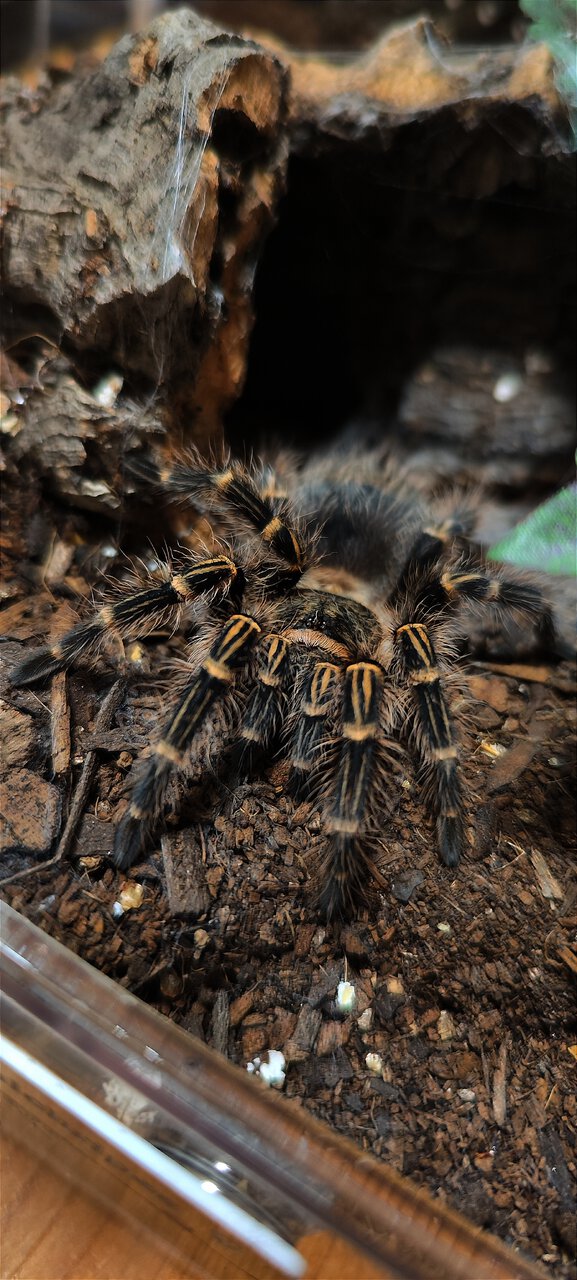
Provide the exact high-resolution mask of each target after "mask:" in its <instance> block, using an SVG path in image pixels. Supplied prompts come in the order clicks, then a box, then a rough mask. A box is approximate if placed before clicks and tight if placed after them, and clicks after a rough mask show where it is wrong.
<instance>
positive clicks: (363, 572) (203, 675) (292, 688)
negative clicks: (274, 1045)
mask: <svg viewBox="0 0 577 1280" xmlns="http://www.w3.org/2000/svg"><path fill="white" fill-rule="evenodd" d="M147 471H148V474H149V476H150V478H151V479H154V481H155V482H156V483H157V484H158V485H160V486H162V488H163V489H164V490H165V491H166V493H167V494H168V495H170V496H172V497H174V498H175V499H177V500H179V501H181V502H188V503H191V504H193V505H194V507H195V508H196V509H197V510H199V511H200V512H203V511H204V512H208V511H210V512H212V514H213V520H214V522H215V523H217V525H218V527H219V528H222V530H223V532H224V533H225V534H226V533H227V532H228V533H229V534H230V541H229V542H227V543H224V542H223V541H221V540H220V539H218V538H216V537H215V538H214V543H213V545H212V547H211V548H210V554H208V555H206V556H203V557H200V556H198V557H195V556H193V555H192V554H187V557H186V560H185V562H184V563H183V564H182V566H181V567H179V568H178V571H175V570H174V568H169V567H168V566H167V567H166V570H165V572H164V575H163V579H162V580H160V581H159V580H158V578H156V579H155V580H152V579H151V581H150V582H148V584H147V585H143V586H142V587H141V589H139V590H129V591H128V592H127V594H126V597H125V598H123V597H122V595H120V597H119V598H118V599H117V600H116V601H115V602H111V603H107V604H104V606H103V607H102V608H101V609H100V611H99V612H97V613H95V614H94V616H93V617H91V618H89V619H88V620H87V621H85V622H81V623H80V624H79V625H78V626H75V627H74V628H73V629H72V630H71V631H69V632H68V633H67V634H66V635H64V637H63V638H62V639H61V640H60V641H59V642H58V643H57V644H55V645H53V646H51V647H45V648H42V649H39V650H37V651H36V652H34V653H32V655H31V656H30V657H28V658H26V659H25V660H24V661H23V662H22V663H21V664H20V666H19V667H18V668H17V670H16V671H15V672H14V675H13V683H15V684H17V685H25V684H31V683H32V682H34V681H38V680H43V679H45V678H47V677H49V676H51V675H53V674H54V673H55V672H57V671H60V670H62V669H64V668H67V667H69V666H71V664H73V663H75V662H76V661H77V659H78V658H80V657H81V656H82V655H89V654H91V653H93V652H95V651H96V650H97V649H98V647H99V646H100V645H101V643H102V641H103V639H104V638H105V637H106V635H107V634H109V633H113V634H116V636H120V638H122V639H124V638H128V637H131V638H139V637H143V636H145V635H148V634H150V633H152V632H153V631H155V630H157V629H158V627H159V626H160V625H161V624H166V622H167V621H172V622H173V623H174V625H175V626H176V624H177V622H178V620H179V619H180V617H181V615H182V612H183V610H184V611H186V612H187V613H188V614H189V615H192V621H193V623H194V624H195V631H194V634H193V643H192V648H191V655H190V662H189V665H188V666H187V669H186V675H185V678H184V681H183V682H181V684H180V687H179V690H178V693H177V695H176V696H175V697H174V700H173V702H172V704H171V706H170V708H169V710H168V714H167V716H166V719H165V720H164V723H163V724H162V727H161V729H160V732H159V733H158V736H157V738H156V741H155V742H154V743H153V745H152V749H151V754H150V756H149V758H148V759H146V760H145V761H142V762H141V765H140V771H139V773H138V774H137V780H136V784H135V786H134V789H133V791H132V796H131V800H130V803H129V804H128V807H127V809H126V811H125V813H124V816H123V817H122V819H121V821H120V824H119V826H118V828H117V831H116V839H115V844H114V849H113V853H112V858H113V860H114V862H115V863H116V865H117V866H119V867H123V868H125V867H128V866H130V865H131V864H132V863H133V862H134V861H135V860H136V859H137V857H138V856H139V854H140V853H141V851H142V848H143V844H144V841H145V839H146V837H147V836H148V834H149V833H150V831H151V828H153V826H154V823H155V822H156V821H157V820H158V817H159V814H160V811H161V809H162V804H163V800H164V797H165V794H166V789H167V784H168V782H169V779H170V778H171V775H172V773H173V771H174V770H182V769H184V770H186V769H187V768H188V769H190V768H191V767H192V766H194V763H195V761H196V762H198V760H199V758H200V755H201V753H202V752H203V751H206V745H207V741H210V745H211V747H212V750H213V753H214V756H215V760H216V767H217V770H218V767H219V761H220V762H222V761H224V760H225V759H226V758H227V752H228V758H229V759H230V752H231V749H232V750H233V753H234V754H235V756H236V766H237V767H238V768H240V769H244V770H247V771H248V770H250V769H254V767H255V766H256V765H257V764H258V763H259V762H260V764H261V766H262V764H263V763H266V761H267V759H270V757H271V755H272V753H274V752H276V751H280V752H284V753H285V754H286V755H288V757H289V760H290V764H291V775H290V776H291V785H292V789H293V791H294V792H295V793H297V794H298V795H302V794H303V793H307V792H310V791H311V789H312V791H313V793H314V792H315V790H316V793H317V795H318V797H319V799H320V803H321V806H322V814H323V823H324V832H325V835H326V855H325V858H324V865H323V869H322V876H321V880H322V890H321V894H320V905H321V908H322V909H323V910H324V912H325V913H326V914H327V915H328V916H331V915H334V914H338V913H345V912H347V911H349V910H350V909H351V907H352V906H354V904H355V903H356V902H358V900H359V898H362V896H363V891H364V890H365V888H366V886H367V883H368V881H369V880H370V867H371V855H370V849H371V843H372V841H374V839H375V837H376V836H377V835H382V832H379V822H378V819H379V814H380V813H382V809H383V801H384V797H385V796H386V792H387V789H388V790H389V791H390V787H391V781H390V776H391V774H392V773H393V771H394V769H395V765H396V759H397V758H398V753H399V751H400V750H401V749H402V748H401V746H400V744H401V743H403V744H405V745H408V748H409V750H410V751H412V752H413V753H414V754H415V755H416V757H417V759H418V761H419V763H420V772H421V778H422V781H423V783H424V787H425V792H424V794H425V797H426V800H427V803H428V805H429V807H430V809H431V810H432V813H433V815H434V817H435V819H436V824H437V838H438V846H439V851H440V855H441V859H442V861H443V862H444V863H445V865H446V866H447V867H455V866H456V865H457V863H458V862H459V859H460V857H461V854H462V852H463V849H464V845H465V829H466V824H465V818H464V810H463V796H462V784H461V780H460V772H459V745H458V739H457V734H456V731H455V728H454V724H453V718H452V715H451V710H450V704H449V700H448V696H447V692H446V684H447V678H448V677H449V684H450V675H451V669H452V667H454V663H455V649H454V638H455V635H456V633H457V632H458V629H459V627H458V621H460V623H461V627H460V629H461V631H462V632H464V631H465V630H466V627H465V626H464V625H463V621H464V620H463V619H462V618H461V619H460V620H457V618H456V615H457V613H458V611H459V610H460V607H461V606H462V605H463V604H468V605H469V606H470V605H471V603H476V604H480V605H483V606H490V607H491V608H493V609H494V608H501V609H504V610H513V611H516V610H521V611H524V612H525V613H526V614H529V615H530V616H531V617H532V619H533V621H534V623H535V625H536V626H537V628H538V630H539V631H540V634H541V639H542V640H546V641H551V640H552V637H553V625H552V620H551V613H550V609H549V608H548V606H547V605H546V603H545V602H544V600H543V598H542V594H541V591H540V590H539V588H538V587H537V586H536V585H534V584H533V583H531V582H530V581H527V580H523V578H522V577H521V576H520V575H515V574H513V576H511V574H510V573H505V571H504V570H503V569H501V568H500V567H498V566H495V565H493V564H491V565H486V564H484V563H483V562H482V560H481V559H480V557H479V555H478V554H477V553H476V552H474V551H473V549H472V547H471V546H470V545H469V544H468V541H467V538H468V537H469V536H470V535H471V534H472V530H473V518H472V515H471V514H470V512H468V511H467V510H466V509H465V508H464V507H462V508H461V509H458V507H457V506H456V505H455V506H454V508H453V510H452V511H451V513H450V514H446V513H445V516H444V517H443V516H441V515H439V513H438V512H437V513H436V514H435V505H434V504H430V503H428V502H426V501H425V500H424V499H423V498H421V497H420V496H419V495H418V494H417V493H415V492H411V490H410V488H409V487H408V486H407V485H406V483H405V482H404V481H403V480H401V479H399V476H398V475H395V474H394V467H392V465H391V466H389V468H388V470H386V469H385V474H384V478H383V479H382V480H379V479H378V471H377V470H376V467H374V466H373V467H371V465H370V463H365V468H364V473H363V474H361V477H360V479H359V478H358V476H359V465H357V473H356V474H357V478H356V479H355V481H354V482H353V481H352V480H351V474H354V471H353V466H352V465H351V460H350V456H349V458H348V459H347V458H345V459H344V460H343V459H341V460H340V461H339V460H338V458H337V461H334V459H333V463H332V465H329V466H328V468H327V465H326V464H324V465H319V464H315V463H314V462H313V463H309V464H307V466H305V467H304V468H303V469H302V470H301V471H300V472H299V471H296V470H294V469H293V470H292V472H291V470H290V469H288V471H287V476H286V478H285V489H287V490H288V492H284V493H282V492H280V491H279V483H278V481H275V479H274V476H273V475H272V473H270V474H269V473H268V472H267V469H266V468H262V469H261V470H260V471H259V470H258V469H257V468H247V467H245V466H242V465H239V464H237V463H232V462H228V461H227V462H223V463H221V464H220V465H217V464H214V465H211V464H210V463H208V464H207V463H203V462H202V461H201V459H200V458H199V457H197V456H196V455H189V456H187V457H186V458H183V459H181V460H178V461H177V462H175V463H171V464H170V465H167V467H166V468H165V469H160V470H159V469H157V468H156V467H155V465H154V464H152V463H151V464H147Z"/></svg>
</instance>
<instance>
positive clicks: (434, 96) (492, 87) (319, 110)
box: [283, 17, 571, 151]
mask: <svg viewBox="0 0 577 1280" xmlns="http://www.w3.org/2000/svg"><path fill="white" fill-rule="evenodd" d="M283 57H284V58H286V59H287V60H288V63H289V66H290V71H291V97H290V117H291V119H292V120H293V121H294V120H298V121H299V122H302V121H303V120H310V119H312V118H314V119H316V122H317V125H318V126H319V127H322V128H324V129H326V130H327V131H333V132H334V133H335V134H336V133H338V132H339V131H341V130H342V129H343V128H344V127H345V126H346V124H347V122H348V124H349V126H350V127H354V125H355V124H356V132H357V136H359V134H360V133H363V132H366V131H367V130H369V129H371V128H373V127H374V126H375V124H376V123H377V119H378V117H379V116H380V117H381V118H383V117H384V115H385V113H387V112H388V113H391V117H392V118H391V120H390V124H391V125H392V126H393V127H395V126H396V125H398V124H400V123H402V119H403V117H405V118H407V117H408V118H411V119H415V118H418V117H420V116H422V114H423V113H425V112H431V111H440V110H442V109H443V108H446V107H451V108H453V109H454V110H455V111H456V112H457V113H458V114H459V115H460V116H461V118H462V120H463V122H464V123H466V125H467V127H468V128H473V127H474V126H475V124H477V123H478V122H479V121H480V120H481V119H482V117H483V115H484V113H485V112H486V110H487V106H488V104H489V103H494V104H495V105H497V104H501V105H508V104H510V103H512V102H516V103H517V104H518V105H523V106H524V107H525V109H526V110H527V111H528V112H529V113H530V114H531V115H534V116H540V117H541V118H542V120H543V122H544V123H547V124H548V125H549V127H550V128H551V127H552V126H553V125H555V129H557V127H559V129H560V130H561V132H564V133H565V141H564V142H563V143H562V144H561V142H560V140H559V142H560V145H561V149H563V150H565V151H570V149H571V145H570V139H569V130H568V129H564V127H563V123H564V122H565V124H566V122H567V112H566V109H565V107H564V105H563V102H562V99H561V97H560V95H559V92H558V90H557V88H556V85H555V67H554V61H553V56H552V54H551V52H550V50H549V49H548V48H547V47H546V45H544V44H530V45H526V44H525V45H522V46H514V45H511V46H509V47H508V48H506V49H503V50H491V51H490V52H486V51H484V50H479V51H473V52H471V51H466V52H465V51H462V50H456V51H455V50H452V49H451V48H450V47H448V46H447V45H446V44H445V42H444V41H443V40H442V39H440V38H439V36H438V33H437V32H436V31H435V28H434V26H433V24H432V23H431V22H430V20H429V19H428V18H425V17H418V18H414V19H412V20H411V21H409V22H407V23H403V24H400V25H398V26H393V27H391V28H389V30H387V31H386V32H385V33H384V35H383V36H382V38H381V39H380V40H377V41H376V43H375V44H374V45H373V46H372V48H370V49H369V50H368V51H367V52H366V53H363V54H359V55H358V57H357V58H355V59H354V61H353V62H349V61H346V62H345V63H344V64H343V63H342V61H336V60H335V61H334V62H331V61H330V60H326V59H322V58H319V57H318V56H317V55H315V56H314V57H308V58H307V57H306V56H305V57H303V56H294V57H291V55H290V54H289V53H288V52H287V51H284V50H283ZM363 99H365V102H364V103H362V100H363ZM369 103H370V104H371V106H370V107H369V105H368V104H369ZM439 142H441V140H440V139H439Z"/></svg>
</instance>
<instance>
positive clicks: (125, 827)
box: [112, 614, 260, 867]
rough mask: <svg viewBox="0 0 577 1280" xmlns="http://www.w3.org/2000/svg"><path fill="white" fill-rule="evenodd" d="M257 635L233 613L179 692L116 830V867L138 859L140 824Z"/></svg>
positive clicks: (249, 620) (250, 620) (256, 628)
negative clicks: (192, 677) (181, 691)
mask: <svg viewBox="0 0 577 1280" xmlns="http://www.w3.org/2000/svg"><path fill="white" fill-rule="evenodd" d="M259 634H260V627H259V625H258V623H257V622H255V621H254V618H249V617H247V616H245V615H244V614H234V615H233V617H232V618H229V620H228V622H227V623H226V624H225V625H224V626H223V628H222V631H221V632H220V633H219V635H218V636H217V638H216V640H215V642H214V644H213V645H212V647H211V649H210V652H209V654H208V657H207V658H205V660H204V662H203V664H202V666H201V668H200V670H199V672H198V674H197V675H196V676H195V677H194V679H193V680H191V681H190V683H189V684H188V685H187V686H186V688H185V689H184V692H183V693H182V695H181V697H180V699H179V701H178V702H177V704H176V706H175V707H174V709H173V711H172V714H171V715H170V717H169V719H168V721H167V723H166V725H165V729H164V734H163V736H162V738H161V739H160V741H159V742H157V743H156V746H155V748H154V754H153V756H152V758H151V759H150V761H149V762H148V763H147V766H146V770H145V772H144V773H143V774H142V777H141V778H140V780H139V782H138V783H137V785H136V787H135V790H134V794H133V797H132V802H131V804H130V805H129V808H128V810H127V812H126V814H125V815H124V817H123V819H122V821H121V823H120V826H119V827H118V830H117V832H116V839H115V843H114V850H113V855H112V856H113V859H114V861H115V862H116V864H117V866H119V867H129V866H131V864H132V863H133V862H134V861H135V859H136V858H137V857H138V854H139V852H140V850H141V848H142V838H143V829H142V824H143V823H144V824H145V825H146V823H147V822H150V820H151V818H153V817H154V815H155V813H156V812H157V810H158V808H159V806H160V804H161V802H162V797H163V795H164V791H165V788H166V784H167V781H168V778H169V776H170V773H171V771H172V769H173V768H175V767H176V768H178V767H179V766H180V765H182V764H183V762H184V757H185V753H186V751H187V749H188V747H189V746H190V744H191V742H192V740H193V738H194V736H195V734H196V733H198V731H199V729H201V728H202V725H203V724H204V722H205V720H206V716H207V714H208V712H209V711H210V709H211V708H212V707H213V706H214V704H215V702H217V701H218V700H219V699H221V698H223V697H225V696H226V694H227V693H228V691H229V689H230V688H231V686H232V684H233V682H234V677H235V672H236V670H237V669H238V668H239V667H240V666H242V664H243V662H245V661H246V658H247V656H248V653H249V652H250V649H251V648H252V645H253V644H254V642H255V640H256V638H257V636H258V635H259Z"/></svg>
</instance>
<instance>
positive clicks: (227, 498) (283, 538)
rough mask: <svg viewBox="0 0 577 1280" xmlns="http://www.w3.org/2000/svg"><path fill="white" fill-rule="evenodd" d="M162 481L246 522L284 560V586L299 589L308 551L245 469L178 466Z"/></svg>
mask: <svg viewBox="0 0 577 1280" xmlns="http://www.w3.org/2000/svg"><path fill="white" fill-rule="evenodd" d="M160 478H161V480H162V483H163V484H164V486H165V487H166V488H167V489H168V490H170V491H172V492H173V493H176V494H181V495H182V496H183V497H185V498H188V499H189V500H191V501H194V499H195V498H200V499H202V498H204V499H207V500H210V499H211V498H212V500H213V505H214V502H218V504H219V505H220V506H221V507H224V508H229V510H230V511H231V512H234V514H235V515H236V516H239V517H240V519H241V520H245V521H246V522H247V524H249V525H251V526H252V528H253V529H255V530H256V532H257V533H258V534H260V537H261V538H262V540H263V542H264V543H265V544H266V545H267V546H268V547H270V548H271V550H272V551H273V552H274V553H275V555H276V556H278V557H279V559H280V560H282V561H283V574H282V585H283V587H288V586H290V587H294V586H296V584H297V582H298V580H299V578H300V577H301V575H302V574H303V573H304V571H305V569H306V568H307V567H308V555H307V552H306V548H305V547H304V545H303V543H302V542H301V540H300V538H299V537H298V536H297V534H296V533H295V531H294V529H292V528H291V527H290V524H289V523H287V519H286V518H285V515H284V514H280V513H279V508H278V503H276V502H275V501H274V500H273V499H271V498H270V496H269V495H268V494H266V493H264V492H260V491H259V489H258V487H257V485H256V484H255V482H254V480H253V479H252V477H251V476H250V475H249V473H248V471H246V470H245V469H244V468H243V467H240V466H238V465H235V466H228V467H225V468H223V469H222V470H220V471H211V470H210V469H203V468H202V465H201V463H200V461H199V463H198V465H197V466H194V465H187V464H186V463H177V464H176V465H175V466H174V467H172V468H169V469H167V470H166V471H165V472H163V473H162V476H161V477H160ZM279 581H280V579H279Z"/></svg>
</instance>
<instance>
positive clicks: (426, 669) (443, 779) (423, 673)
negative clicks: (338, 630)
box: [395, 623, 464, 867]
mask: <svg viewBox="0 0 577 1280" xmlns="http://www.w3.org/2000/svg"><path fill="white" fill-rule="evenodd" d="M395 646H396V649H397V652H398V654H399V656H400V659H401V665H402V668H403V670H404V673H405V675H406V677H407V679H408V681H409V684H410V685H411V686H412V693H413V698H414V701H415V706H416V712H417V719H418V724H419V727H420V729H421V738H422V747H423V756H424V760H425V763H426V764H429V765H430V766H431V768H432V777H433V787H434V793H435V800H436V808H437V813H438V818H437V834H438V840H439V849H440V853H441V858H442V860H443V862H444V863H445V865H446V866H447V867H456V866H457V864H458V862H459V859H460V857H461V854H462V852H463V844H464V831H463V817H462V805H463V801H462V790H461V781H460V778H459V772H458V754H459V751H458V746H457V739H456V737H455V731H454V728H453V723H452V720H451V715H450V712H449V708H448V706H447V701H446V698H445V694H444V692H443V686H442V681H441V675H440V671H439V668H438V665H437V655H436V653H435V649H434V645H433V641H432V639H431V637H430V635H429V632H428V630H427V628H426V627H425V626H424V625H423V624H422V623H405V624H404V625H403V626H401V627H398V628H397V631H396V633H395Z"/></svg>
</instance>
